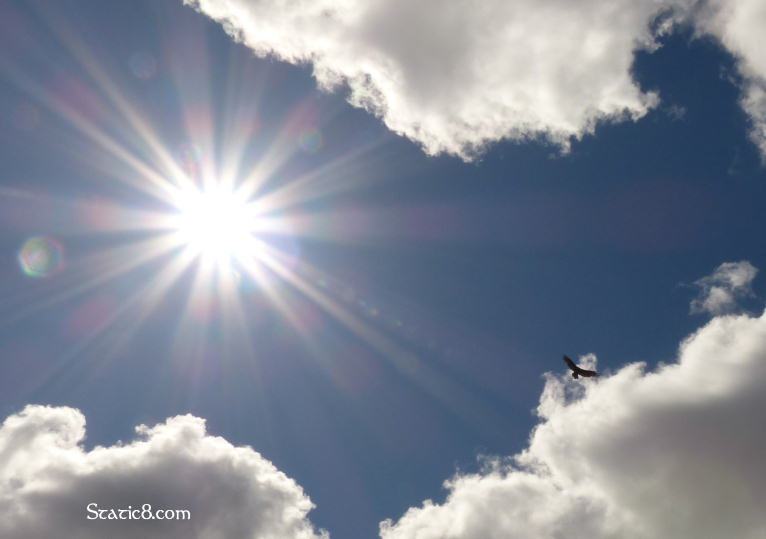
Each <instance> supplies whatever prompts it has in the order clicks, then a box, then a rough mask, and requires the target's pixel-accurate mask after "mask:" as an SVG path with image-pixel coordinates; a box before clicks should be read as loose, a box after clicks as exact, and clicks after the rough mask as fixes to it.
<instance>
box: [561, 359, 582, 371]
mask: <svg viewBox="0 0 766 539" xmlns="http://www.w3.org/2000/svg"><path fill="white" fill-rule="evenodd" d="M564 363H566V364H567V365H568V366H569V368H570V369H572V370H573V371H575V372H577V370H578V369H579V367H578V366H577V365H575V362H574V361H572V360H571V359H569V358H568V357H567V356H564Z"/></svg>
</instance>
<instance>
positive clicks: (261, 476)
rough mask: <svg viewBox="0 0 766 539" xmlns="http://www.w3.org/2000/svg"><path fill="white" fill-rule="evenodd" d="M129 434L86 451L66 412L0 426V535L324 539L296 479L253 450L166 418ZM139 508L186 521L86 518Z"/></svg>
mask: <svg viewBox="0 0 766 539" xmlns="http://www.w3.org/2000/svg"><path fill="white" fill-rule="evenodd" d="M136 434H137V439H135V440H132V441H128V442H125V443H123V442H119V443H117V444H115V445H112V446H107V447H103V446H97V447H94V448H93V449H90V450H87V449H85V448H84V447H83V445H82V442H83V439H84V438H85V418H84V417H83V415H82V413H80V411H79V410H76V409H74V408H68V407H50V406H37V405H30V406H27V407H26V408H24V409H23V410H22V411H20V412H19V413H16V414H13V415H11V416H9V417H8V418H6V419H5V421H4V422H3V424H2V426H0V484H2V485H3V488H2V489H0V513H1V514H2V515H3V519H2V522H0V535H2V536H3V537H16V538H18V539H33V538H38V537H56V536H61V535H62V533H64V534H66V536H67V537H80V538H83V539H87V538H102V537H107V536H108V537H112V538H115V539H121V538H134V537H145V538H153V537H157V538H159V537H163V538H164V537H171V538H172V537H178V538H184V539H187V538H191V539H193V538H199V539H235V538H242V539H244V538H246V537H275V538H276V537H280V538H291V539H314V538H320V537H324V538H327V537H328V535H327V533H326V532H324V531H322V530H316V528H315V527H314V526H313V525H312V523H311V521H310V520H309V519H308V518H307V514H308V513H309V511H311V509H312V508H313V507H314V506H313V504H312V502H311V500H310V499H309V497H308V496H307V495H306V494H305V493H304V492H303V489H302V488H301V487H300V486H299V485H298V484H296V482H295V481H294V480H292V479H291V478H289V477H287V476H286V475H285V474H284V473H283V472H281V471H280V470H278V469H277V468H276V467H275V466H274V465H273V464H272V463H271V462H269V461H268V460H266V459H265V458H264V457H263V456H261V455H260V454H259V453H257V452H256V451H254V450H253V449H252V448H251V447H235V446H234V445H232V444H231V443H229V442H228V441H226V440H225V439H223V438H220V437H216V436H211V435H210V434H208V433H207V432H206V429H205V422H204V420H203V419H200V418H198V417H194V416H191V415H184V416H176V417H171V418H168V419H167V420H166V421H164V422H162V423H159V424H157V425H155V426H152V427H150V426H146V425H140V426H138V427H136ZM92 504H96V505H95V506H94V505H92ZM145 504H149V505H150V507H151V508H152V509H153V510H158V509H162V510H166V509H170V510H185V511H189V514H190V518H189V519H183V520H164V521H160V520H141V519H128V518H123V519H119V518H118V519H106V520H101V519H99V518H96V517H95V515H97V514H98V513H94V511H97V510H99V509H107V513H108V510H109V509H115V510H116V511H115V513H116V515H117V516H119V515H122V516H123V517H127V515H128V513H127V511H129V510H131V509H135V508H138V509H139V510H141V509H142V508H144V505H145ZM88 507H90V508H91V510H92V511H88ZM120 510H123V512H122V513H119V511H120ZM105 515H107V516H108V514H106V513H105ZM133 515H139V516H140V512H139V513H132V512H131V516H133ZM88 517H91V518H88Z"/></svg>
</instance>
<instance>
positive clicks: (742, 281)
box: [691, 260, 758, 315]
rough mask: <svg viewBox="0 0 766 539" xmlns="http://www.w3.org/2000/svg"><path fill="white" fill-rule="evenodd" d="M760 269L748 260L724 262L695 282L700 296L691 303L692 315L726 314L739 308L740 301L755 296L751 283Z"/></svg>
mask: <svg viewBox="0 0 766 539" xmlns="http://www.w3.org/2000/svg"><path fill="white" fill-rule="evenodd" d="M756 273H758V269H757V268H756V267H754V266H753V265H752V264H751V263H750V262H748V261H747V260H743V261H741V262H724V263H723V264H721V265H720V266H718V267H717V268H716V270H715V271H714V272H713V273H712V274H711V275H708V276H707V277H703V278H701V279H698V280H697V281H695V282H694V285H695V286H696V287H698V288H699V294H698V296H697V297H696V298H694V299H693V300H692V302H691V312H692V313H703V312H707V313H710V314H713V315H719V314H725V313H728V312H731V311H734V310H735V309H737V307H738V301H739V300H741V299H742V298H746V297H748V296H752V295H753V289H752V287H751V282H752V281H753V279H754V278H755V275H756Z"/></svg>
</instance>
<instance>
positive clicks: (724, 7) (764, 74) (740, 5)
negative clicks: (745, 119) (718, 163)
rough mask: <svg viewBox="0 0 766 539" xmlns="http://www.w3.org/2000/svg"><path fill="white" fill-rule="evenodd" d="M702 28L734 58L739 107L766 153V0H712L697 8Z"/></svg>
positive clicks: (757, 142) (758, 143)
mask: <svg viewBox="0 0 766 539" xmlns="http://www.w3.org/2000/svg"><path fill="white" fill-rule="evenodd" d="M696 19H697V20H696V23H697V25H698V27H699V29H700V30H701V31H704V32H708V33H710V34H712V35H713V36H715V37H717V38H718V39H719V40H720V41H721V43H722V44H723V45H724V46H725V47H726V48H727V49H728V50H729V52H731V53H732V54H733V55H734V56H735V57H736V58H737V66H738V69H739V72H740V74H741V75H742V77H743V96H742V102H741V104H742V108H743V109H744V110H745V112H746V113H747V114H748V115H749V116H750V120H751V122H752V125H751V131H750V135H751V138H752V139H753V142H755V144H756V145H757V146H758V148H759V149H760V150H761V154H762V155H764V156H766V50H764V47H763V29H764V28H766V2H764V1H763V0H737V1H736V2H731V1H730V0H711V1H710V2H708V3H707V4H705V9H702V10H700V12H699V14H698V15H697V18H696Z"/></svg>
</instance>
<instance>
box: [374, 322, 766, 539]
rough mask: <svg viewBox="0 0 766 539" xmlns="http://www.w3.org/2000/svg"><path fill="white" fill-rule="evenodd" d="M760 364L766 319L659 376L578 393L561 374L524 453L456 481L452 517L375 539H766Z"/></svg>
mask: <svg viewBox="0 0 766 539" xmlns="http://www.w3.org/2000/svg"><path fill="white" fill-rule="evenodd" d="M765 355H766V314H764V315H763V316H761V317H758V318H756V317H751V316H747V315H741V316H721V317H717V318H714V319H712V320H711V321H710V322H709V323H708V324H707V325H706V326H704V327H703V328H701V329H700V330H699V331H697V332H696V333H695V334H693V335H691V336H690V337H689V338H688V339H686V340H685V341H684V342H683V343H682V345H681V347H680V351H679V358H678V362H677V363H674V364H670V365H664V366H661V367H659V368H658V369H657V370H656V371H654V372H650V373H645V372H644V365H643V364H638V363H637V364H630V365H627V366H625V367H623V368H622V369H620V370H619V371H617V372H616V373H614V374H612V375H608V376H602V377H601V378H600V379H598V380H587V381H574V380H572V379H570V378H569V377H568V376H567V375H566V373H565V372H563V371H564V370H565V369H564V367H562V374H561V375H559V376H554V375H548V376H547V380H546V385H545V389H544V391H543V394H542V396H541V399H540V406H539V408H538V414H539V415H540V417H541V423H540V424H539V425H538V426H537V428H536V429H535V430H534V431H533V433H532V436H531V439H530V444H529V447H528V448H527V449H526V450H525V451H524V452H523V453H521V454H520V455H517V456H516V457H514V458H513V459H505V460H503V459H495V460H489V461H488V462H487V465H486V467H485V469H484V470H482V471H481V472H480V473H475V474H458V475H456V476H455V477H454V478H453V479H451V480H450V481H448V482H446V483H445V486H446V488H447V489H448V491H449V494H448V496H447V499H446V501H445V502H444V503H442V504H434V503H432V502H430V501H427V502H425V503H424V505H423V506H421V507H413V508H410V509H409V510H408V511H407V512H406V513H405V514H404V515H403V516H402V517H401V518H400V519H399V520H398V521H397V522H393V521H390V520H389V521H385V522H383V523H381V536H382V537H383V538H384V539H399V538H415V537H417V538H418V539H432V538H433V539H435V538H439V539H448V538H461V539H474V538H475V539H479V538H481V539H492V538H498V539H499V538H503V539H514V538H529V537H539V538H563V537H567V538H583V539H585V538H588V539H599V538H612V537H621V538H624V539H654V538H657V537H673V538H676V539H685V538H695V539H696V538H706V539H707V538H709V539H713V538H720V537H738V538H741V539H756V538H758V539H763V538H764V537H766V512H764V510H763V500H764V499H766V468H765V467H764V466H763V455H764V454H766V430H764V429H763V428H761V423H762V417H761V411H762V410H764V409H766V392H764V391H763V387H764V386H766V361H763V358H764V356H765ZM575 388H576V389H577V391H579V392H581V393H582V395H581V396H580V397H579V398H578V396H577V395H576V393H577V391H575V394H574V395H572V389H575Z"/></svg>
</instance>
